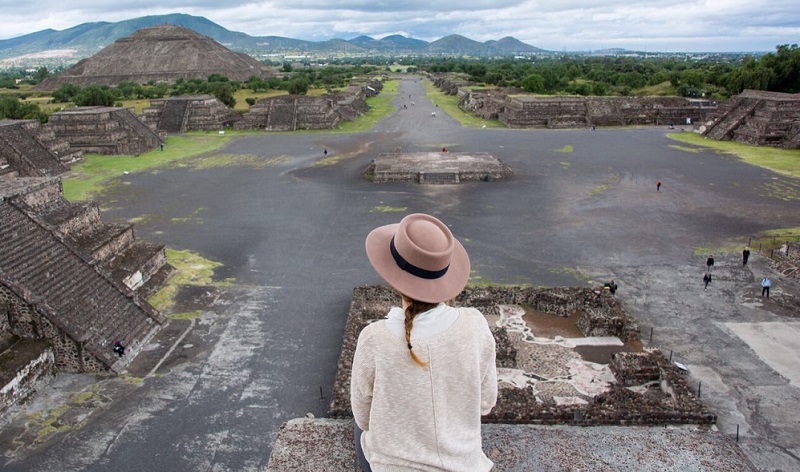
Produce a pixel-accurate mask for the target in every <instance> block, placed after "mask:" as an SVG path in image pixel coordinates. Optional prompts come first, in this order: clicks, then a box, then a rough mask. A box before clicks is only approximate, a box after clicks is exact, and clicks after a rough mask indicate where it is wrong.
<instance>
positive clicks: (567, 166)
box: [559, 161, 572, 169]
mask: <svg viewBox="0 0 800 472" xmlns="http://www.w3.org/2000/svg"><path fill="white" fill-rule="evenodd" d="M559 164H561V167H563V168H565V169H569V168H570V167H572V163H571V162H564V161H561V162H559Z"/></svg>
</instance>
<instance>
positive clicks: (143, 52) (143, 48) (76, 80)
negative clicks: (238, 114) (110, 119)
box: [37, 25, 268, 90]
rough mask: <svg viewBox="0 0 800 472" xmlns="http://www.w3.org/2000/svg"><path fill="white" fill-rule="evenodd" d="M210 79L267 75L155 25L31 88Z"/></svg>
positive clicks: (255, 65)
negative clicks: (214, 76)
mask: <svg viewBox="0 0 800 472" xmlns="http://www.w3.org/2000/svg"><path fill="white" fill-rule="evenodd" d="M211 74H220V75H223V76H225V77H227V78H229V79H231V80H238V81H245V80H247V79H248V78H249V77H250V76H253V75H255V76H258V77H264V76H266V75H268V72H267V70H266V69H265V68H264V66H263V64H261V63H260V62H258V61H257V60H255V59H253V58H252V57H250V56H247V55H245V54H240V53H236V52H233V51H231V50H230V49H228V48H226V47H225V46H223V45H221V44H220V43H218V42H216V41H214V40H213V39H211V38H209V37H208V36H203V35H201V34H198V33H196V32H194V31H192V30H190V29H188V28H183V27H181V26H175V25H161V26H153V27H151V28H142V29H140V30H138V31H136V32H135V33H133V34H132V35H130V36H128V37H125V38H121V39H118V40H117V41H116V42H114V43H113V44H111V45H109V46H107V47H106V48H104V49H103V50H101V51H100V52H98V53H97V54H95V55H94V56H92V57H89V58H87V59H84V60H82V61H80V62H78V63H77V64H75V65H74V66H73V67H71V68H69V69H68V70H66V71H64V73H62V74H60V75H58V76H55V77H50V78H48V79H46V80H44V81H42V83H41V84H40V85H39V86H38V87H37V88H38V89H40V90H56V89H58V88H60V87H61V86H62V85H64V84H76V85H80V86H81V87H85V86H88V85H117V84H118V83H120V82H123V81H127V82H133V83H136V84H145V83H148V82H150V81H155V82H159V81H163V82H175V81H176V80H177V79H195V78H197V79H207V78H208V76H209V75H211Z"/></svg>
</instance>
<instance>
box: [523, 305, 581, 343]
mask: <svg viewBox="0 0 800 472" xmlns="http://www.w3.org/2000/svg"><path fill="white" fill-rule="evenodd" d="M522 308H523V309H524V310H525V314H524V315H523V316H522V319H523V320H525V323H526V324H527V325H528V328H530V330H531V331H532V332H533V335H534V336H536V337H537V338H554V337H556V336H561V337H564V338H583V337H585V336H584V335H583V333H582V332H581V330H580V328H578V317H579V316H580V313H579V312H577V311H576V312H575V313H573V314H571V315H570V316H569V317H567V318H564V317H561V316H556V315H551V314H549V313H545V312H543V311H537V310H534V309H533V308H531V307H530V306H523V307H522Z"/></svg>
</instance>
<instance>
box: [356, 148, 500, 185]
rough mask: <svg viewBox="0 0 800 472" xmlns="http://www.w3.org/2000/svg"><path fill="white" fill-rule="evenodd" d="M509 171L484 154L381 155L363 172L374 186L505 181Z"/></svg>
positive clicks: (487, 154) (415, 153)
mask: <svg viewBox="0 0 800 472" xmlns="http://www.w3.org/2000/svg"><path fill="white" fill-rule="evenodd" d="M511 174H512V172H511V169H510V168H509V167H508V166H507V165H505V164H503V163H502V162H500V160H498V159H496V158H495V157H494V156H492V155H491V154H489V153H487V152H473V153H465V152H412V153H384V154H380V155H378V157H377V158H376V159H373V160H372V162H371V163H370V164H369V165H368V166H367V168H366V169H365V170H364V172H363V175H364V177H365V178H367V179H369V180H372V181H373V182H376V183H385V182H417V183H420V184H457V183H459V182H464V181H484V182H490V181H494V180H506V179H508V178H509V177H511Z"/></svg>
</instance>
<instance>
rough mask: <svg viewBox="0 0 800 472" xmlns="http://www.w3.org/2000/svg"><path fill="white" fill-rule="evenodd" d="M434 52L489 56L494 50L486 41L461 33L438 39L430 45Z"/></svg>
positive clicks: (429, 47)
mask: <svg viewBox="0 0 800 472" xmlns="http://www.w3.org/2000/svg"><path fill="white" fill-rule="evenodd" d="M428 51H429V52H430V53H432V54H457V55H463V56H489V55H492V53H493V52H494V51H493V50H492V48H491V47H489V46H487V45H486V44H484V43H479V42H478V41H475V40H472V39H469V38H466V37H464V36H461V35H460V34H451V35H449V36H445V37H444V38H441V39H437V40H436V41H434V42H432V43H430V44H429V45H428Z"/></svg>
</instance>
